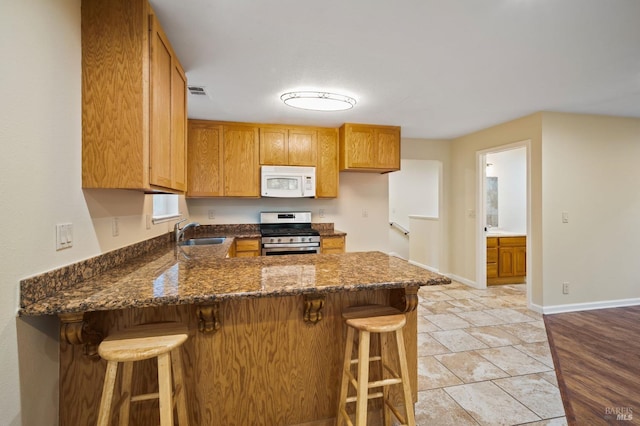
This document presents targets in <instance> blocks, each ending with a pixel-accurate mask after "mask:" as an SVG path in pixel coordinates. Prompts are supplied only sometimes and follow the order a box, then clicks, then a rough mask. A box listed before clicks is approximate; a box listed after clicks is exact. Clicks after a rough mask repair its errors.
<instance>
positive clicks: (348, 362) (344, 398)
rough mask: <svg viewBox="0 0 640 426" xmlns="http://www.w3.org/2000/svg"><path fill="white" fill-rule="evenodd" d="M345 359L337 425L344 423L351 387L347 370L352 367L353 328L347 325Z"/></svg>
mask: <svg viewBox="0 0 640 426" xmlns="http://www.w3.org/2000/svg"><path fill="white" fill-rule="evenodd" d="M344 347H345V349H344V360H343V363H342V381H341V384H340V400H339V403H338V415H337V416H336V419H337V423H336V426H340V425H341V424H342V423H343V417H342V416H343V413H346V409H347V408H346V406H347V395H348V393H349V392H348V389H349V377H348V376H347V371H349V370H350V369H351V357H352V356H353V328H352V327H349V326H347V340H346V341H345V345H344Z"/></svg>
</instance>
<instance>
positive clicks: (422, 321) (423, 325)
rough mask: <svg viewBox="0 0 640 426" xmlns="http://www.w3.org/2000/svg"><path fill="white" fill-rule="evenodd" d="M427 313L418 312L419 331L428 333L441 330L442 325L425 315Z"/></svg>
mask: <svg viewBox="0 0 640 426" xmlns="http://www.w3.org/2000/svg"><path fill="white" fill-rule="evenodd" d="M424 315H425V314H421V313H420V312H418V333H426V332H428V331H439V330H440V327H438V326H437V325H435V324H434V323H432V322H431V321H429V320H428V319H426V318H425V317H424Z"/></svg>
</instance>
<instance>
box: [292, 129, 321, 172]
mask: <svg viewBox="0 0 640 426" xmlns="http://www.w3.org/2000/svg"><path fill="white" fill-rule="evenodd" d="M287 151H288V156H287V157H288V158H287V161H288V164H289V165H291V166H315V165H316V157H317V155H318V148H317V131H316V130H314V129H289V145H288V150H287Z"/></svg>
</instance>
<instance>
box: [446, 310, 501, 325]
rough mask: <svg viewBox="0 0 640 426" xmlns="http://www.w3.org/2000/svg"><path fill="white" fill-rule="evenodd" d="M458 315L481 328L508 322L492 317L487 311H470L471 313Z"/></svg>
mask: <svg viewBox="0 0 640 426" xmlns="http://www.w3.org/2000/svg"><path fill="white" fill-rule="evenodd" d="M456 315H458V316H459V317H461V318H462V319H464V320H465V321H468V322H470V323H471V324H473V325H475V326H478V327H481V326H486V325H498V324H506V323H507V322H506V321H505V320H503V319H501V318H498V317H496V316H495V315H491V314H490V313H489V312H487V311H486V310H483V311H470V312H457V313H456Z"/></svg>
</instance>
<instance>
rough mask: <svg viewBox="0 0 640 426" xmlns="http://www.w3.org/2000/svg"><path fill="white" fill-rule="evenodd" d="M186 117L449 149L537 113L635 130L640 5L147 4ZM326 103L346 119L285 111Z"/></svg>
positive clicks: (222, 0)
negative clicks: (334, 129) (346, 103)
mask: <svg viewBox="0 0 640 426" xmlns="http://www.w3.org/2000/svg"><path fill="white" fill-rule="evenodd" d="M151 4H152V6H153V8H154V10H155V11H156V13H157V14H158V16H159V18H160V22H161V23H162V25H163V27H164V29H165V32H166V33H167V35H168V37H169V39H170V40H171V43H172V44H173V47H174V49H175V51H176V52H177V54H178V56H179V58H180V61H181V62H182V64H183V66H184V68H185V71H186V72H187V78H188V82H189V84H190V85H202V86H205V87H206V90H207V91H208V93H209V97H195V96H189V117H190V118H200V119H214V120H229V121H248V122H260V123H287V124H306V125H317V126H339V125H341V124H342V123H344V122H355V123H375V124H391V125H400V126H402V135H403V137H414V138H452V137H456V136H460V135H464V134H467V133H470V132H472V131H475V130H479V129H483V128H485V127H489V126H491V125H494V124H498V123H502V122H504V121H507V120H510V119H513V118H517V117H521V116H523V115H527V114H530V113H533V112H537V111H543V110H544V111H566V112H577V113H593V114H606V115H619V116H630V117H640V1H638V0H396V1H384V0H271V1H265V0H252V1H249V0H183V1H176V0H151ZM294 89H296V90H297V89H319V90H324V91H332V92H337V93H344V94H347V95H351V96H353V97H355V98H356V99H357V101H358V103H357V105H356V106H355V107H354V108H353V109H351V110H349V111H342V112H313V111H304V110H298V109H294V108H291V107H288V106H286V105H284V104H283V103H282V101H280V95H281V94H282V93H284V92H286V91H291V90H294Z"/></svg>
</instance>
